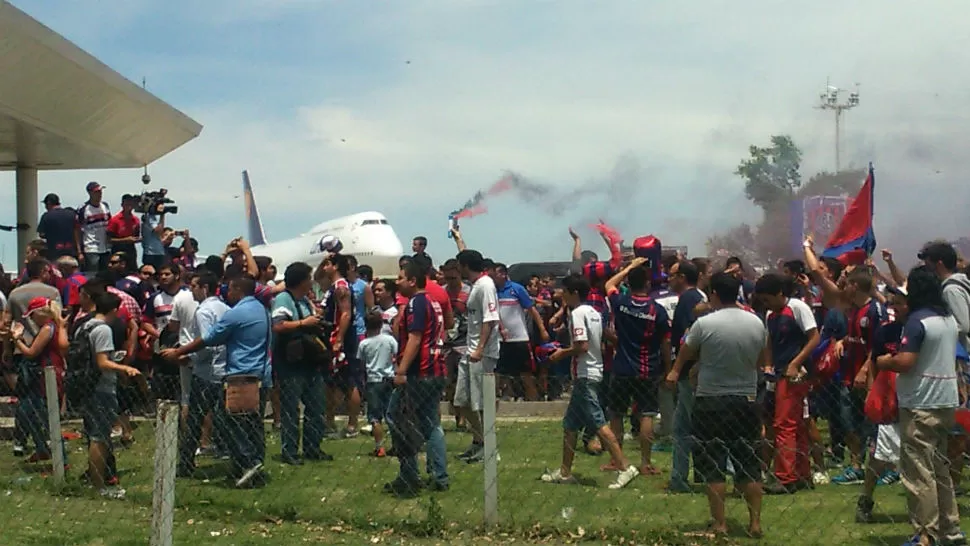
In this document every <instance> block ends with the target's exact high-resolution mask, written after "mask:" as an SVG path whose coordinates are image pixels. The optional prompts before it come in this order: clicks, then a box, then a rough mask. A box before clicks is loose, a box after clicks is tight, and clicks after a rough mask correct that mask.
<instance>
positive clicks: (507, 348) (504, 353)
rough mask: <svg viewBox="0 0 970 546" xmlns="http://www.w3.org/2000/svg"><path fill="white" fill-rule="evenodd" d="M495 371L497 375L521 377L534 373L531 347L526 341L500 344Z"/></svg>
mask: <svg viewBox="0 0 970 546" xmlns="http://www.w3.org/2000/svg"><path fill="white" fill-rule="evenodd" d="M496 371H497V372H498V374H499V375H522V374H525V373H534V372H535V371H536V370H535V360H534V359H533V358H532V345H530V344H529V342H528V341H509V342H504V341H503V342H502V345H501V348H500V351H499V356H498V365H497V366H496Z"/></svg>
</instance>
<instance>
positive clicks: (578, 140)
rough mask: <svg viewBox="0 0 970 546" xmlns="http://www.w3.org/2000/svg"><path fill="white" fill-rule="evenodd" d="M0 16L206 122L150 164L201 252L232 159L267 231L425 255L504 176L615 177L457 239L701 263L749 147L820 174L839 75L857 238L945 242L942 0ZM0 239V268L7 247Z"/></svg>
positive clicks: (278, 2) (435, 251) (505, 203)
mask: <svg viewBox="0 0 970 546" xmlns="http://www.w3.org/2000/svg"><path fill="white" fill-rule="evenodd" d="M13 3H14V4H16V5H17V6H18V7H19V8H21V9H23V10H24V11H26V12H27V13H29V14H30V15H32V16H33V17H35V18H37V19H38V20H40V21H41V22H43V23H45V24H46V25H48V26H49V27H51V28H52V29H54V30H55V31H57V32H59V33H61V34H63V35H64V36H65V37H67V38H68V39H70V40H72V41H73V42H75V43H76V44H78V45H79V46H80V47H82V48H83V49H85V50H87V51H88V52H90V53H92V54H93V55H95V56H97V57H98V58H100V59H101V60H103V61H104V62H106V63H107V64H108V65H109V66H111V67H112V68H114V69H116V70H117V71H119V72H120V73H121V74H123V75H124V76H126V77H128V78H129V79H131V80H133V81H138V82H140V81H141V78H142V77H143V76H144V77H146V78H147V80H148V87H149V89H150V90H151V91H152V92H153V93H155V94H156V95H158V96H159V97H160V98H162V99H163V100H165V101H167V102H169V103H171V104H172V105H174V106H175V107H177V108H179V109H181V110H182V111H184V112H186V113H187V114H189V115H190V116H192V117H193V118H195V119H196V120H198V121H199V122H201V123H202V124H203V125H204V126H205V128H204V130H203V133H202V136H201V137H200V138H198V139H196V140H195V141H192V142H190V143H189V144H188V145H186V146H184V147H183V148H181V149H180V150H178V151H176V152H175V153H173V154H171V155H169V156H167V157H165V158H164V159H162V160H161V161H159V162H158V163H157V164H155V165H152V166H151V173H152V177H153V179H154V180H155V183H154V186H155V187H166V188H168V189H169V191H170V193H171V195H172V196H174V197H175V198H176V199H177V200H178V202H179V204H180V205H182V207H183V209H182V212H181V213H180V214H179V215H178V219H177V220H176V221H175V223H176V224H178V225H180V226H184V227H188V228H190V229H191V230H192V232H193V234H195V235H196V236H197V237H198V238H199V239H200V241H201V243H202V247H203V251H217V250H219V249H220V248H221V247H222V246H223V244H224V242H225V241H226V240H227V239H229V238H231V237H232V236H235V235H239V234H242V233H243V232H244V222H243V211H242V200H241V199H236V198H234V197H235V196H238V195H239V194H240V185H241V182H240V172H241V171H242V170H243V169H249V171H250V173H251V175H252V179H253V183H254V185H255V189H256V198H257V202H258V204H259V206H260V210H261V214H262V217H263V222H264V225H265V228H266V232H267V235H268V237H269V238H270V239H271V240H273V239H282V238H286V237H290V236H294V235H296V234H297V233H299V232H301V231H302V230H304V229H306V228H309V227H310V226H312V225H314V224H316V223H318V222H320V221H323V220H326V219H329V218H333V217H337V216H342V215H345V214H349V213H353V212H359V211H362V210H378V211H381V212H384V213H385V214H386V215H387V216H388V218H389V220H390V222H391V224H392V225H393V226H394V227H395V229H396V230H397V233H398V235H399V236H400V237H401V238H402V240H404V242H405V244H406V245H407V243H408V241H409V239H410V238H411V237H412V236H414V235H418V234H423V235H426V236H428V238H429V239H430V240H431V246H430V248H429V251H430V253H431V254H432V255H433V256H436V257H437V256H442V257H443V256H445V255H447V254H450V253H451V252H452V248H451V244H450V243H449V242H448V240H447V239H446V238H445V231H446V227H447V215H448V213H449V212H450V211H451V210H452V209H454V208H456V207H458V206H460V205H462V204H463V203H464V202H465V200H466V199H468V198H469V197H470V196H471V195H472V194H473V193H474V192H475V191H476V190H478V189H480V188H482V187H485V186H487V185H489V184H490V183H491V182H493V181H494V180H495V179H497V178H498V177H499V176H501V174H502V172H503V170H505V169H512V170H515V171H517V172H520V173H522V174H523V175H525V176H528V177H530V178H531V179H534V180H537V181H541V182H546V183H549V184H554V185H556V186H560V187H563V188H565V189H569V188H571V187H576V186H579V185H583V184H588V183H600V184H607V183H608V181H609V180H610V179H611V176H612V175H611V173H612V172H613V171H614V169H615V168H616V169H617V170H619V171H622V176H621V178H622V182H623V186H622V187H623V188H624V191H625V192H626V198H624V199H613V201H614V202H612V203H609V202H607V199H606V198H600V199H591V200H590V201H589V202H588V203H585V204H584V205H582V206H580V207H579V208H577V209H574V210H573V211H571V212H569V213H566V214H564V215H562V216H560V217H552V216H549V215H547V214H544V213H542V212H537V211H535V210H534V209H532V208H530V207H528V206H526V205H524V204H522V203H520V202H518V201H517V200H516V199H514V198H513V197H503V198H499V199H495V200H493V201H492V202H491V203H490V205H489V213H488V214H487V215H485V216H481V217H477V218H474V219H470V220H467V221H466V222H464V223H463V225H462V227H463V231H464V232H465V233H466V237H467V239H468V240H469V243H470V244H471V245H472V246H475V247H478V248H481V249H482V250H483V251H484V252H485V253H486V254H487V255H490V256H493V257H495V258H497V259H501V260H504V261H507V262H509V263H514V262H517V261H526V260H545V259H563V258H565V257H566V256H567V255H568V252H569V248H570V244H569V240H568V236H567V234H566V229H567V226H569V225H570V224H573V225H576V226H577V227H579V228H581V229H580V233H581V234H582V235H584V237H585V238H586V239H588V240H590V241H592V240H593V235H592V233H591V231H590V230H589V229H588V227H586V226H587V224H589V223H590V221H592V220H593V219H595V218H596V217H598V216H603V218H604V219H605V220H607V221H608V222H611V223H614V224H616V225H617V227H618V228H619V229H620V231H621V232H622V233H623V234H624V235H625V236H627V238H628V239H629V240H632V239H633V238H634V237H635V236H638V235H642V234H646V233H654V234H657V235H659V236H660V237H661V238H662V239H663V240H664V241H665V242H667V243H669V244H678V243H679V244H688V245H690V246H691V247H692V248H694V249H696V250H698V251H699V250H702V246H703V242H704V240H705V238H706V236H708V235H709V234H710V233H711V232H712V231H714V230H717V229H718V228H723V227H725V226H728V225H730V224H732V223H736V222H738V221H748V222H751V223H757V222H758V221H759V220H760V214H759V213H758V211H757V210H756V209H755V208H753V207H752V206H751V205H749V204H748V203H746V201H745V200H744V197H743V184H742V181H741V180H739V179H737V178H736V177H734V176H733V175H732V174H731V173H732V171H733V168H734V167H735V166H736V165H737V163H738V161H739V160H740V159H741V158H742V157H743V156H744V155H745V154H746V150H747V146H748V145H749V144H751V143H759V144H762V143H767V141H768V137H769V135H771V134H773V133H789V134H791V135H792V136H793V137H794V139H795V141H796V143H797V144H798V145H800V146H801V147H802V149H803V150H804V153H805V162H804V166H803V176H804V177H805V178H806V179H807V178H808V177H809V176H810V175H811V174H813V173H814V172H817V171H818V170H819V169H825V168H828V169H831V168H832V166H833V163H834V157H833V140H832V139H833V130H834V129H833V125H834V124H833V121H832V117H831V115H830V114H829V113H825V112H820V111H818V110H815V109H813V106H814V105H815V104H816V103H817V101H818V94H819V93H820V92H821V91H823V89H824V86H825V83H826V78H828V77H830V78H831V80H832V83H833V84H836V85H840V86H846V87H851V86H852V85H853V84H854V83H855V82H860V83H861V84H862V85H861V87H860V93H861V102H862V104H861V106H860V107H859V108H858V109H856V110H853V111H852V112H850V113H849V115H848V118H847V121H846V132H845V139H844V142H845V145H844V153H843V163H844V164H846V165H853V164H854V165H856V166H859V165H863V164H865V162H866V161H870V160H871V161H873V162H874V163H875V165H876V169H877V188H876V234H877V238H878V239H879V244H880V246H887V245H889V246H893V247H895V248H897V249H905V250H907V251H908V250H910V249H912V248H913V247H914V246H915V245H916V244H918V242H919V241H922V240H925V239H929V238H933V237H937V236H947V237H955V236H958V235H962V234H965V233H966V226H967V223H968V220H967V216H968V213H967V205H968V203H970V199H968V193H970V192H968V190H967V189H966V186H965V184H964V174H965V172H966V168H967V167H968V166H970V165H968V163H970V161H968V159H967V156H968V154H967V153H966V152H965V148H966V142H967V139H968V137H970V131H968V129H967V123H966V122H967V119H966V118H967V114H966V113H965V112H966V105H967V104H970V87H968V86H967V84H966V83H967V82H964V81H963V80H965V79H967V76H966V75H965V74H964V73H963V71H962V70H959V67H965V66H968V61H970V35H968V34H967V33H966V31H965V28H964V27H965V25H964V23H963V22H964V21H965V18H966V15H968V8H967V7H966V4H965V2H958V1H956V0H950V1H947V0H939V1H937V2H934V3H933V9H932V10H929V9H927V8H926V6H924V5H922V4H919V3H906V2H899V3H897V4H894V5H893V6H892V9H889V6H888V5H887V4H886V3H885V2H877V1H874V0H873V1H865V0H857V1H854V2H844V1H834V0H817V1H815V2H812V3H807V4H799V5H798V6H797V7H796V6H795V5H793V4H791V3H789V2H777V1H763V2H727V1H718V0H698V1H695V2H646V1H640V2H627V1H606V2H596V3H594V2H590V1H579V0H562V1H555V2H553V1H525V0H518V1H513V0H508V1H484V0H481V1H476V0H437V1H425V0H408V1H396V2H377V1H365V0H357V1H353V2H350V1H344V2H336V1H327V0H316V1H313V0H205V1H204V2H190V1H183V0H171V1H168V2H152V1H149V0H102V1H100V2H96V3H95V2H88V3H84V6H83V7H82V6H80V5H79V4H77V3H76V2H70V1H67V0H60V1H55V0H30V1H29V2H27V1H24V0H20V1H19V2H18V1H14V2H13ZM959 36H964V38H959ZM146 130H150V128H146ZM937 171H939V172H937ZM140 175H141V173H140V172H138V171H109V172H65V173H42V174H41V182H40V185H41V187H40V194H41V195H43V194H44V193H46V192H48V191H56V192H58V193H60V194H61V197H62V199H63V200H64V201H65V202H67V203H68V204H80V202H82V201H83V199H84V192H83V186H84V183H85V182H87V181H88V180H99V181H101V182H102V183H103V184H105V185H106V186H107V187H108V191H107V193H106V196H107V197H108V198H109V200H110V202H111V205H112V206H113V207H114V208H117V205H118V198H119V196H120V195H121V194H122V193H125V192H135V191H140V190H141V189H142V186H141V183H140V182H139V177H140ZM0 181H2V182H3V183H0V192H2V193H0V207H2V208H0V218H5V219H7V220H8V222H10V223H12V220H13V218H14V205H13V202H14V201H13V198H12V197H13V191H14V185H13V174H12V173H0ZM591 181H592V182H591ZM0 243H2V245H3V247H4V251H5V256H4V259H5V262H7V263H8V264H9V262H10V261H11V260H12V259H13V256H14V254H15V246H16V243H15V239H14V237H12V236H10V235H9V234H4V235H2V236H0Z"/></svg>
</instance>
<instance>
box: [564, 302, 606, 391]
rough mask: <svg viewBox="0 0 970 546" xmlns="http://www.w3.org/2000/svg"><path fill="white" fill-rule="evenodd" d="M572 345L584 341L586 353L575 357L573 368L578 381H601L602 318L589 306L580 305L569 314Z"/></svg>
mask: <svg viewBox="0 0 970 546" xmlns="http://www.w3.org/2000/svg"><path fill="white" fill-rule="evenodd" d="M569 337H570V340H571V341H572V343H576V342H577V341H585V342H586V344H587V349H586V352H585V353H583V354H581V355H579V356H577V357H576V360H575V363H574V366H575V374H576V377H577V378H579V379H590V380H592V381H602V380H603V316H602V315H600V313H599V311H597V310H596V309H593V307H592V306H591V305H586V304H583V305H580V306H579V307H577V308H575V309H573V310H572V312H571V313H569Z"/></svg>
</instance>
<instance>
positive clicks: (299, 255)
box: [242, 171, 404, 280]
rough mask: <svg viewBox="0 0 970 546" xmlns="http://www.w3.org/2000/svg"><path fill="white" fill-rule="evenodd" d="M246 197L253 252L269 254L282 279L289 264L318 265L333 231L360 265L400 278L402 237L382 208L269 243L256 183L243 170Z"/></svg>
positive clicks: (249, 238)
mask: <svg viewBox="0 0 970 546" xmlns="http://www.w3.org/2000/svg"><path fill="white" fill-rule="evenodd" d="M242 175H243V198H244V201H245V206H246V228H247V230H248V233H247V236H246V239H247V240H248V241H249V244H250V246H251V249H252V252H253V256H267V257H269V258H272V259H273V265H275V266H276V270H277V271H278V278H277V280H282V278H283V272H284V271H285V270H286V266H288V265H290V264H291V263H295V262H306V263H307V264H309V265H310V266H312V267H314V268H316V266H317V265H319V264H320V262H321V261H322V260H323V253H322V250H321V249H320V240H321V239H322V238H324V237H326V236H328V235H333V236H334V237H336V238H337V239H339V240H340V242H341V243H342V244H343V250H342V251H341V253H342V254H352V255H354V256H355V257H356V258H357V262H358V263H359V264H360V265H365V264H366V265H369V266H371V267H372V268H374V276H375V277H392V278H397V275H398V271H399V269H398V260H399V259H400V258H401V255H402V254H404V247H403V246H402V245H401V240H400V239H399V238H398V237H397V234H396V233H394V228H392V227H391V225H390V224H389V223H388V221H387V218H385V217H384V215H383V214H381V213H379V212H361V213H358V214H352V215H350V216H344V217H342V218H337V219H336V220H330V221H327V222H323V223H320V224H317V225H316V226H313V227H312V228H310V230H309V231H307V232H306V233H304V234H302V235H299V236H297V237H294V238H292V239H286V240H285V241H279V242H276V243H268V242H267V241H266V234H265V232H264V231H263V224H262V222H260V220H259V211H258V210H257V209H256V199H255V198H254V197H253V186H252V184H251V183H250V182H249V173H248V172H247V171H243V173H242Z"/></svg>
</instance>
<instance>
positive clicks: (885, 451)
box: [873, 424, 900, 464]
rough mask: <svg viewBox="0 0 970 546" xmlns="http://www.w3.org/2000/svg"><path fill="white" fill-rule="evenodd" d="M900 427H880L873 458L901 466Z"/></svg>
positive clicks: (895, 425)
mask: <svg viewBox="0 0 970 546" xmlns="http://www.w3.org/2000/svg"><path fill="white" fill-rule="evenodd" d="M899 444H900V441H899V425H898V424H893V425H879V430H878V432H877V433H876V448H875V450H874V451H873V457H874V458H875V459H876V460H877V461H881V462H884V463H892V464H899Z"/></svg>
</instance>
